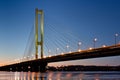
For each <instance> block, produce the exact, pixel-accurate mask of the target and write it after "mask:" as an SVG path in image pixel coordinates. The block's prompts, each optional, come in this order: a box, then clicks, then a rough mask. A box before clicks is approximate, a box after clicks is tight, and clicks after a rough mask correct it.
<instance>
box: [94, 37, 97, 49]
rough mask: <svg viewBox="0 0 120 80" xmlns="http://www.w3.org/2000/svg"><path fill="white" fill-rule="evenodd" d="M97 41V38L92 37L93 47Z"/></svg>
mask: <svg viewBox="0 0 120 80" xmlns="http://www.w3.org/2000/svg"><path fill="white" fill-rule="evenodd" d="M96 42H97V38H94V40H93V46H94V48H95V43H96Z"/></svg>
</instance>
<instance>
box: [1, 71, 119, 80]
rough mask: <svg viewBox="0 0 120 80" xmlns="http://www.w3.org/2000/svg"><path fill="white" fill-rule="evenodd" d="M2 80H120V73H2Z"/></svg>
mask: <svg viewBox="0 0 120 80" xmlns="http://www.w3.org/2000/svg"><path fill="white" fill-rule="evenodd" d="M0 80H120V72H46V73H39V72H0Z"/></svg>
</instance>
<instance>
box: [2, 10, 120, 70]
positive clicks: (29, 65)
mask: <svg viewBox="0 0 120 80" xmlns="http://www.w3.org/2000/svg"><path fill="white" fill-rule="evenodd" d="M38 14H40V15H41V18H40V19H41V20H40V21H41V27H40V28H41V41H39V40H38V38H39V36H38ZM43 17H44V15H43V11H42V10H38V9H36V30H35V31H36V34H35V46H36V47H35V49H36V52H35V59H34V60H28V61H22V62H17V63H13V64H8V65H4V66H1V67H0V70H3V71H41V72H43V71H45V70H46V66H47V64H48V63H51V62H59V61H69V60H78V59H79V60H80V59H89V58H99V57H109V56H119V55H120V44H116V42H115V44H114V45H112V46H103V47H100V48H95V42H96V40H97V39H95V40H94V48H90V49H88V50H78V51H74V52H66V53H61V54H58V55H55V56H48V57H44V55H43V53H44V52H43V49H44V48H43V41H44V40H43V38H44V27H43V26H44V24H43V23H44V20H43V19H44V18H43ZM79 45H80V44H79ZM38 46H41V47H40V51H41V58H40V59H39V58H38Z"/></svg>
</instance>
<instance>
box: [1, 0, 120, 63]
mask: <svg viewBox="0 0 120 80" xmlns="http://www.w3.org/2000/svg"><path fill="white" fill-rule="evenodd" d="M35 8H38V9H43V10H44V13H45V36H47V37H48V38H45V39H47V40H48V41H47V42H48V43H49V42H50V43H51V44H54V37H57V39H59V38H58V37H59V36H61V33H68V32H70V34H72V36H73V37H71V40H70V41H73V40H78V41H81V42H82V45H81V49H88V48H89V47H91V46H93V39H94V38H95V37H96V38H97V39H98V41H97V42H96V47H101V46H102V45H103V44H105V45H113V44H114V42H115V40H114V34H115V33H118V34H119V35H120V0H0V65H2V64H6V63H9V62H12V61H14V60H15V59H17V58H21V57H23V55H24V50H25V47H26V44H27V40H28V37H29V34H30V31H31V27H32V26H33V25H34V22H35V21H34V20H35ZM51 25H52V28H54V29H53V31H51V30H50V29H51ZM54 30H57V31H56V32H54ZM59 32H60V35H59ZM54 34H57V35H54ZM78 41H76V45H77V42H78ZM58 42H59V41H58ZM73 42H75V41H73ZM73 42H72V43H73ZM119 42H120V36H118V37H117V43H119ZM63 44H64V43H62V45H63ZM73 44H75V43H73ZM73 44H72V45H73ZM58 45H59V44H58ZM65 45H66V44H65ZM48 47H52V45H51V46H48ZM46 52H47V51H46ZM45 54H46V55H47V53H45ZM119 61H120V56H117V57H116V56H115V57H107V58H98V59H85V60H76V61H70V62H59V63H52V64H50V65H67V64H68V65H71V64H80V65H120V64H119Z"/></svg>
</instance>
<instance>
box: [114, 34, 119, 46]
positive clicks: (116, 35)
mask: <svg viewBox="0 0 120 80" xmlns="http://www.w3.org/2000/svg"><path fill="white" fill-rule="evenodd" d="M118 36H119V35H118V34H117V33H116V34H115V45H117V37H118Z"/></svg>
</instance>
